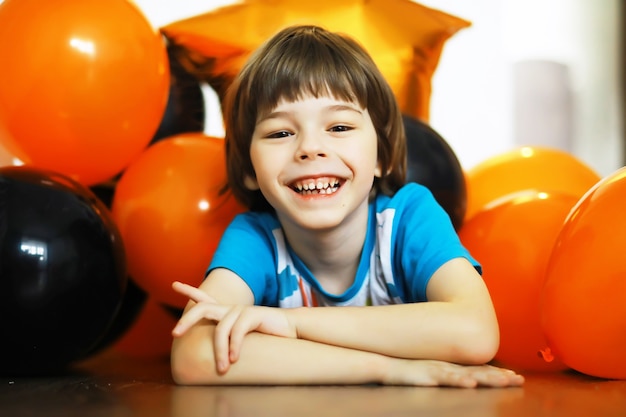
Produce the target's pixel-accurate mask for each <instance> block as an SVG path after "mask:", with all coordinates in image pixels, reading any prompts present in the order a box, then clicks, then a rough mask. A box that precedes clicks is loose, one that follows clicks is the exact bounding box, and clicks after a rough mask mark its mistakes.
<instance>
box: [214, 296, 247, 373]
mask: <svg viewBox="0 0 626 417" xmlns="http://www.w3.org/2000/svg"><path fill="white" fill-rule="evenodd" d="M240 314H241V307H240V306H234V307H232V308H231V309H230V310H229V311H228V313H227V314H226V315H224V317H222V319H221V320H220V321H219V323H218V324H217V326H215V333H214V334H213V349H214V355H215V363H216V366H217V370H218V372H220V373H226V372H227V371H228V368H229V367H230V363H231V362H230V339H231V332H232V328H233V326H234V325H235V323H236V322H237V320H238V319H239V316H240Z"/></svg>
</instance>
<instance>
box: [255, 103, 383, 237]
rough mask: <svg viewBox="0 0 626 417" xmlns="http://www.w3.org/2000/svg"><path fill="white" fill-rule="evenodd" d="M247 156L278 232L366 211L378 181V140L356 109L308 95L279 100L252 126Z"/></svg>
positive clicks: (325, 225)
mask: <svg viewBox="0 0 626 417" xmlns="http://www.w3.org/2000/svg"><path fill="white" fill-rule="evenodd" d="M250 157H251V160H252V165H253V167H254V171H255V173H256V178H248V179H247V181H246V186H248V188H250V189H260V190H261V192H262V193H263V195H264V196H265V198H266V199H267V201H268V202H269V203H270V204H271V205H272V206H273V207H274V209H275V210H276V213H277V215H278V217H279V219H280V220H281V223H282V224H283V226H286V223H292V224H293V225H294V226H296V227H299V228H304V229H312V230H322V229H329V228H333V227H336V226H339V225H341V224H342V223H343V222H344V221H345V220H346V219H349V218H352V217H354V216H353V215H354V214H355V213H357V212H361V213H362V212H363V211H365V213H367V201H368V198H369V193H370V190H371V188H372V183H373V181H374V177H375V176H380V168H379V164H378V157H377V136H376V131H375V129H374V125H373V124H372V120H371V118H370V115H369V113H368V111H367V110H366V109H362V108H360V106H359V105H358V103H353V102H347V101H343V100H338V99H335V98H332V97H319V98H315V97H313V96H306V97H304V98H303V99H301V100H298V101H295V102H288V101H284V100H283V101H280V102H279V103H278V105H277V106H276V108H274V109H273V110H272V111H271V112H270V113H269V114H262V115H260V116H259V119H258V120H257V124H256V128H255V130H254V133H253V135H252V142H251V145H250Z"/></svg>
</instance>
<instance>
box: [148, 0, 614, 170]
mask: <svg viewBox="0 0 626 417" xmlns="http://www.w3.org/2000/svg"><path fill="white" fill-rule="evenodd" d="M619 1H620V0H602V1H592V0H472V1H467V0H421V1H420V3H422V4H425V5H427V6H430V7H433V8H436V9H439V10H442V11H445V12H448V13H451V14H453V15H456V16H458V17H462V18H464V19H467V20H470V21H471V22H472V26H471V27H470V28H467V29H463V30H461V31H460V32H458V33H457V34H456V35H454V36H453V37H452V38H451V39H450V40H449V41H448V42H447V43H446V46H445V48H444V51H443V54H442V57H441V61H440V64H439V67H438V69H437V72H436V73H435V76H434V79H433V95H432V97H431V120H430V122H431V124H432V126H433V127H434V128H435V129H436V130H437V131H438V132H439V133H441V135H442V136H443V137H444V138H446V140H447V141H448V142H449V143H450V145H451V146H452V147H453V149H454V150H455V152H456V154H457V157H458V158H459V160H460V161H461V163H462V165H463V166H464V167H465V168H466V169H468V168H471V167H472V166H473V165H475V164H477V163H479V162H481V161H483V160H485V159H487V158H489V157H490V156H492V155H495V154H497V153H500V152H504V151H506V150H509V149H512V148H514V147H516V146H517V145H519V144H518V143H516V142H515V137H516V136H515V132H514V109H513V102H514V94H513V92H514V88H513V69H514V66H515V63H517V62H519V61H524V60H533V59H544V60H550V61H555V62H557V63H560V64H563V65H565V66H566V67H567V68H568V69H569V74H570V85H571V89H572V91H571V92H572V99H573V118H572V119H573V130H572V137H571V142H570V148H569V150H570V151H571V152H572V153H573V154H575V155H576V156H577V157H579V158H580V159H581V160H583V161H584V162H586V163H587V164H588V165H590V166H591V167H592V168H594V169H595V170H596V171H598V173H599V174H601V175H608V174H609V173H611V172H613V171H614V170H615V169H617V168H619V167H620V166H621V165H622V160H621V155H622V150H621V142H622V139H621V138H622V125H621V115H622V109H621V106H620V104H621V103H620V90H621V88H620V86H619V80H620V73H619V71H620V69H619V59H620V58H619V52H620V46H619V42H618V39H619V33H618V28H619V21H618V19H619V13H618V7H619ZM136 3H137V4H138V6H139V7H140V8H141V9H142V10H143V11H144V13H145V15H146V16H147V17H148V19H149V20H150V21H152V22H153V24H154V25H155V26H157V27H158V26H162V25H165V24H167V23H170V22H172V21H176V20H180V19H182V18H185V17H188V16H193V15H196V14H200V13H203V12H206V11H209V10H212V9H214V8H215V7H218V6H221V5H226V4H231V3H232V1H230V0H204V1H200V0H136ZM209 107H210V108H209V110H211V107H213V110H214V109H215V106H209ZM207 118H210V119H211V120H217V119H216V118H215V115H211V114H209V115H208V116H207ZM207 130H208V131H209V133H214V134H219V133H220V132H221V126H215V125H213V126H208V127H207Z"/></svg>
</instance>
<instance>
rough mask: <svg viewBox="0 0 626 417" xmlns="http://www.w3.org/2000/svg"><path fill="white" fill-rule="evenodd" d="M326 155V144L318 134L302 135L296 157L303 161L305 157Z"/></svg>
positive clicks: (313, 157)
mask: <svg viewBox="0 0 626 417" xmlns="http://www.w3.org/2000/svg"><path fill="white" fill-rule="evenodd" d="M325 156H326V151H325V150H324V145H323V143H322V140H320V138H319V137H317V135H311V134H301V135H300V140H299V143H298V149H297V150H296V159H298V160H301V161H303V160H305V159H315V158H324V157H325Z"/></svg>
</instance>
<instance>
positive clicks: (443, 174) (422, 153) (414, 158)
mask: <svg viewBox="0 0 626 417" xmlns="http://www.w3.org/2000/svg"><path fill="white" fill-rule="evenodd" d="M402 120H403V122H404V129H405V132H406V141H407V143H406V144H407V177H406V180H407V182H416V183H418V184H422V185H424V186H425V187H427V188H428V189H429V190H430V191H431V192H432V193H433V195H434V197H435V199H436V200H437V202H438V203H439V205H440V206H441V207H443V209H444V210H445V211H446V213H448V215H449V216H450V219H451V220H452V224H453V225H454V228H455V229H456V230H459V229H460V227H461V226H462V225H463V218H464V217H465V210H466V207H467V188H466V184H465V174H464V172H463V168H462V167H461V164H460V163H459V160H458V159H457V157H456V154H455V153H454V151H453V150H452V148H451V147H450V145H448V143H447V142H446V141H445V140H444V139H443V138H442V137H441V135H439V133H437V132H436V131H435V130H434V129H433V128H431V127H430V126H429V125H428V124H426V123H424V122H422V121H421V120H418V119H415V118H413V117H411V116H407V115H403V116H402Z"/></svg>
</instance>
